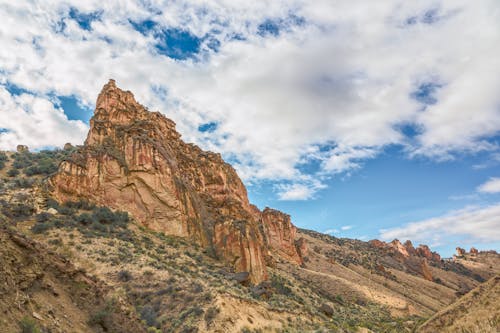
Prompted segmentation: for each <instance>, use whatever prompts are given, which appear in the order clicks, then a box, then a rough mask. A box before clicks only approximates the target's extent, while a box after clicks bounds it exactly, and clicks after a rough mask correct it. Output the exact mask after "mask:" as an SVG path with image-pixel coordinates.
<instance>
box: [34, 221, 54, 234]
mask: <svg viewBox="0 0 500 333" xmlns="http://www.w3.org/2000/svg"><path fill="white" fill-rule="evenodd" d="M51 228H53V225H51V224H49V223H37V224H35V225H33V226H32V227H31V229H30V230H31V232H33V233H35V234H43V233H45V232H46V231H47V230H49V229H51Z"/></svg>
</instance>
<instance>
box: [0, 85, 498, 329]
mask: <svg viewBox="0 0 500 333" xmlns="http://www.w3.org/2000/svg"><path fill="white" fill-rule="evenodd" d="M96 105H97V107H96V111H95V115H94V118H93V119H92V121H91V129H90V132H89V135H88V137H87V141H86V142H85V145H83V146H76V147H74V146H72V145H69V144H68V145H66V146H65V147H64V149H63V150H53V151H40V152H35V153H33V152H30V151H29V149H28V148H27V147H24V146H19V147H18V151H17V152H5V153H0V226H1V228H0V245H1V247H0V254H1V256H0V281H2V283H3V284H2V285H1V287H0V288H1V289H0V292H1V295H2V297H1V298H0V310H1V312H0V321H1V322H2V323H3V326H4V327H6V329H7V331H8V332H18V331H19V332H143V331H144V332H146V331H147V332H150V333H152V332H413V331H415V330H416V329H418V328H419V327H420V326H421V325H422V324H423V323H424V322H426V320H428V321H427V322H426V323H425V324H424V326H421V327H420V330H421V331H422V332H434V331H435V332H439V331H440V330H444V329H445V327H449V330H450V332H452V331H453V330H455V331H456V330H459V329H462V328H463V329H464V330H465V331H464V332H469V331H470V332H482V331H481V330H480V329H486V328H488V329H491V328H495V327H496V326H495V325H498V307H497V306H496V305H497V304H498V303H499V301H500V299H499V293H498V276H499V274H500V256H499V255H498V254H497V253H496V252H494V251H488V252H480V251H477V250H475V249H471V251H470V252H466V251H465V250H462V249H458V250H457V251H458V252H457V255H456V256H455V257H454V258H452V259H446V260H445V259H442V258H441V257H440V256H439V254H437V253H435V252H433V251H432V250H431V249H430V248H429V247H428V246H426V245H418V246H414V245H413V244H412V243H411V242H410V241H407V242H405V243H401V242H400V241H399V240H393V241H392V242H388V243H386V242H382V241H378V240H372V241H369V242H363V241H359V240H353V239H344V238H336V237H332V236H329V235H325V234H321V233H318V232H315V231H310V230H304V229H297V228H296V227H295V226H294V225H293V224H292V221H291V220H290V216H288V215H287V214H285V213H282V212H279V211H277V210H273V209H270V208H266V209H264V210H262V211H261V210H259V209H258V208H256V207H255V206H253V205H251V203H250V202H249V201H248V197H247V195H246V189H245V187H244V185H243V183H242V182H241V180H240V179H239V177H238V175H237V174H236V171H235V170H234V169H233V168H232V167H231V166H230V165H229V164H227V163H225V162H224V161H223V160H222V158H221V156H220V155H218V154H215V153H211V152H204V151H202V150H201V149H200V148H198V147H196V146H195V145H192V144H188V143H185V142H183V141H182V140H181V138H180V134H179V133H178V132H176V130H175V124H174V123H173V122H172V121H171V120H169V119H167V118H166V117H165V116H163V115H162V114H160V113H157V112H156V113H153V112H149V111H148V110H147V109H146V108H144V107H143V106H141V105H140V104H139V103H137V102H136V101H135V99H134V97H133V95H132V93H130V92H125V91H122V90H120V89H119V88H118V87H116V85H115V83H114V82H113V81H110V82H109V83H108V84H107V85H105V86H104V88H103V91H102V92H101V94H100V95H99V97H98V100H97V103H96ZM471 290H472V291H471ZM464 295H465V296H464ZM495 306H496V309H495ZM468 309H471V310H472V309H473V310H474V311H469V310H468ZM458 317H460V318H462V317H463V318H464V320H462V319H461V320H457V319H455V318H458ZM429 318H431V319H429ZM483 319H484V320H486V322H487V324H484V325H487V326H478V325H479V324H478V322H479V320H483ZM453 325H454V326H453ZM474 325H475V326H474ZM446 329H448V328H446ZM433 330H434V331H433Z"/></svg>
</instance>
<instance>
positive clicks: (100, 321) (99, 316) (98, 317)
mask: <svg viewBox="0 0 500 333" xmlns="http://www.w3.org/2000/svg"><path fill="white" fill-rule="evenodd" d="M114 311H115V302H114V301H112V300H111V301H108V302H106V304H104V305H102V306H100V307H98V308H97V310H96V311H95V312H94V313H93V314H92V315H91V316H90V318H89V321H88V324H89V325H90V326H101V327H102V328H103V329H104V331H109V330H110V328H111V327H112V325H113V313H114Z"/></svg>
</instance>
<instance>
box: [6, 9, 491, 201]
mask: <svg viewBox="0 0 500 333" xmlns="http://www.w3.org/2000/svg"><path fill="white" fill-rule="evenodd" d="M35 3H36V2H35ZM70 7H75V8H78V10H79V11H80V12H82V13H90V12H98V13H100V18H99V19H98V20H95V21H94V22H92V24H91V30H90V31H87V30H84V29H81V28H80V27H79V25H78V24H77V22H76V21H75V20H73V19H71V18H70V17H69V14H68V13H69V8H70ZM499 9H500V4H499V2H498V1H497V0H480V1H475V2H470V1H468V0H453V1H451V0H439V1H438V0H424V1H418V2H408V1H403V0H388V1H383V2H380V1H371V0H365V1H357V2H355V3H353V2H348V1H335V2H332V1H329V0H317V1H305V0H292V1H284V0H280V1H272V2H269V1H253V2H248V1H228V0H213V1H203V2H199V1H194V0H190V1H184V2H171V1H168V2H167V1H165V2H161V3H159V4H153V3H150V2H143V1H142V2H141V1H118V0H115V1H96V0H91V1H85V2H81V1H76V0H68V1H56V0H54V1H51V2H44V3H43V5H33V3H31V2H28V1H15V2H11V3H9V4H3V5H2V6H1V7H0V18H1V19H2V22H4V24H2V25H1V26H0V45H2V48H1V49H0V83H3V84H5V83H7V82H9V83H13V84H16V85H17V86H19V87H22V88H24V89H27V90H29V91H32V92H33V93H34V94H35V95H36V96H38V98H41V99H45V100H50V98H49V97H47V96H50V95H52V94H54V95H74V96H76V97H77V98H79V100H80V101H81V102H82V103H84V104H85V105H87V106H91V105H92V104H93V103H94V100H95V97H96V94H97V92H98V91H99V89H100V87H101V86H102V84H103V83H105V82H106V81H107V79H108V78H110V77H113V78H115V79H116V80H117V82H118V84H119V85H120V86H121V87H123V88H125V89H129V90H131V91H133V92H134V93H135V95H136V97H137V98H138V100H139V101H140V102H142V103H143V104H146V105H147V106H149V107H150V109H159V110H161V111H163V112H164V113H166V115H167V116H168V117H170V118H172V119H174V120H175V121H176V122H177V124H178V128H179V130H180V131H181V133H182V134H183V135H184V138H185V139H186V140H189V141H194V142H196V143H198V144H200V145H201V146H202V147H204V148H207V149H211V150H216V151H219V152H222V153H223V155H224V156H225V157H227V158H230V159H231V160H232V161H234V164H235V167H236V168H237V169H238V172H239V173H240V174H241V175H242V176H243V177H244V178H245V179H246V181H249V182H251V181H259V180H272V181H275V182H277V183H278V185H277V186H276V190H277V192H278V196H279V197H280V198H281V199H283V200H299V199H310V198H314V196H315V193H316V192H317V191H318V190H320V189H321V188H324V185H323V184H322V182H324V180H325V179H326V178H328V177H331V176H333V175H335V174H338V173H345V172H349V171H351V170H353V169H357V168H359V167H360V166H361V165H362V162H363V160H366V159H370V158H373V157H375V156H377V154H378V153H379V152H380V151H382V150H383V149H384V147H385V146H387V145H392V144H401V145H404V146H405V147H406V150H407V152H408V154H409V156H417V155H424V156H428V157H430V158H432V159H436V160H443V159H449V158H453V157H454V156H455V155H456V154H460V153H475V152H477V151H490V152H492V153H494V152H495V151H498V149H499V148H498V146H497V145H496V144H495V143H494V142H492V140H488V138H489V137H491V136H493V135H495V134H498V133H499V132H500V109H499V108H500V95H499V94H498V93H497V91H496V90H497V89H496V88H497V87H498V86H500V75H499V74H500V45H499V43H498V42H497V41H498V40H499V38H500V20H498V17H497V14H496V13H497V12H498V10H499ZM297 18H300V19H297ZM146 19H150V20H154V21H156V22H158V23H159V24H161V25H162V26H163V27H179V28H182V29H186V30H189V31H190V32H191V33H193V34H194V35H196V36H198V37H200V38H203V37H204V36H210V38H213V39H217V40H218V42H219V43H220V47H219V50H218V52H214V51H213V50H211V49H209V48H208V46H207V43H208V40H209V39H210V38H206V39H205V40H204V42H203V43H202V45H201V49H202V53H201V55H200V59H199V61H184V62H181V61H175V60H172V59H169V58H167V57H165V56H162V55H159V54H158V53H157V52H156V51H155V49H154V43H155V37H154V36H153V35H151V34H149V35H146V36H145V35H143V34H141V33H139V32H138V31H135V30H134V28H133V26H132V25H131V24H130V21H133V22H140V21H142V20H146ZM266 20H271V21H272V20H274V21H275V22H277V23H276V24H278V25H281V26H282V31H281V32H280V33H279V34H278V35H275V36H273V35H268V36H261V35H260V34H258V31H259V25H260V24H262V23H263V22H265V21H266ZM294 20H295V21H294ZM55 27H59V30H60V32H59V33H56V30H57V29H56V28H55ZM61 27H65V28H64V29H61ZM457 35H459V36H460V38H457ZM235 36H238V38H235ZM426 84H427V85H429V84H431V86H432V85H434V87H435V88H434V89H431V90H429V91H428V92H429V96H427V97H426V98H427V100H428V101H430V102H429V103H428V105H424V104H422V103H421V102H419V101H418V100H416V99H415V98H414V97H412V96H415V92H416V91H417V90H418V88H419V87H422V86H424V87H425V85H426ZM153 87H154V89H153ZM13 98H14V97H12V96H11V97H10V99H13ZM15 110H17V111H9V112H17V113H19V114H20V115H22V112H23V111H21V110H20V109H19V108H16V109H15ZM0 112H1V113H4V112H6V111H4V109H1V110H0ZM17 113H12V114H17ZM9 114H11V113H9ZM14 118H15V117H14ZM211 121H214V122H217V123H218V127H217V129H216V130H215V131H214V132H213V133H210V135H207V134H206V133H200V132H198V131H197V128H198V126H199V125H200V124H202V123H206V122H211ZM71 126H76V125H74V124H73V125H71ZM405 126H408V127H411V128H413V129H415V130H416V134H415V135H413V136H411V135H410V136H409V135H406V134H405V132H404V131H403V130H402V128H404V127H405ZM1 127H5V125H4V123H3V120H2V123H0V128H1ZM70 128H71V127H70ZM68 132H71V131H68ZM59 133H63V132H61V131H60V130H59ZM43 135H44V134H43V133H38V132H37V131H35V132H32V133H31V137H32V141H35V142H38V141H39V138H42V139H43V140H42V141H43V142H45V143H44V144H46V143H50V142H49V141H51V139H50V137H44V136H43ZM78 137H80V140H82V137H81V135H80V136H78ZM15 139H16V138H13V137H8V136H6V135H5V134H2V135H1V136H0V146H1V147H4V148H13V147H14V146H15V144H17V142H14V141H15ZM76 139H77V137H76V136H75V137H68V139H67V140H66V141H71V140H76ZM23 140H26V136H24V137H23ZM61 140H62V139H60V138H59V137H56V136H54V139H53V141H54V142H52V143H51V144H56V141H57V142H60V141H61ZM63 141H64V140H63ZM40 142H41V141H40ZM75 143H78V142H75ZM307 163H313V164H314V163H316V164H317V165H318V167H317V168H316V169H308V168H303V166H304V164H307ZM311 179H314V181H312V180H311Z"/></svg>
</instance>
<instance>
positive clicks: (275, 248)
mask: <svg viewBox="0 0 500 333" xmlns="http://www.w3.org/2000/svg"><path fill="white" fill-rule="evenodd" d="M262 225H263V227H264V235H265V236H266V241H267V244H268V246H269V248H270V250H271V251H272V252H275V253H276V254H278V255H279V256H280V257H282V258H284V259H286V260H288V261H290V262H294V263H296V264H302V258H301V256H300V255H299V253H298V252H297V248H296V247H295V236H296V235H297V228H296V227H295V226H294V225H293V224H292V222H291V221H290V215H287V214H284V213H282V212H280V211H278V210H275V209H271V208H268V207H266V208H265V209H264V211H263V212H262Z"/></svg>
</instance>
